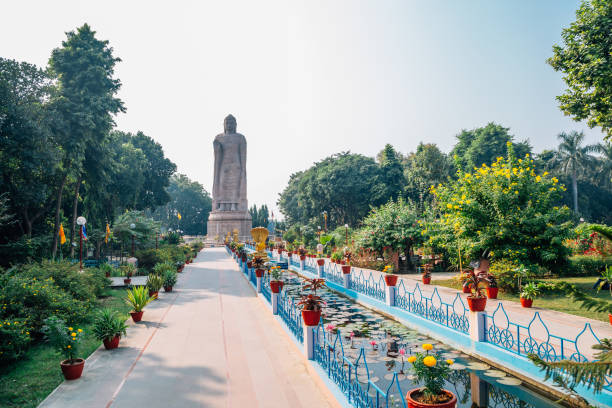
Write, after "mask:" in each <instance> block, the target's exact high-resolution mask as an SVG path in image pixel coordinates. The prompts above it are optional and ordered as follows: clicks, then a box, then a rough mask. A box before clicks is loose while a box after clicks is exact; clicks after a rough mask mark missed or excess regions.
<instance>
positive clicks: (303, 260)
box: [300, 257, 306, 271]
mask: <svg viewBox="0 0 612 408" xmlns="http://www.w3.org/2000/svg"><path fill="white" fill-rule="evenodd" d="M300 269H301V270H302V271H305V270H306V259H305V258H304V259H302V257H300Z"/></svg>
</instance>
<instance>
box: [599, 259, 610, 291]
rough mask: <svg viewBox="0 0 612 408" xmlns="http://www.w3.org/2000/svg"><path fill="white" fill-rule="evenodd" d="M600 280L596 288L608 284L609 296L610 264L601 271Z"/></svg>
mask: <svg viewBox="0 0 612 408" xmlns="http://www.w3.org/2000/svg"><path fill="white" fill-rule="evenodd" d="M601 280H602V281H601V282H600V284H599V286H598V287H597V290H598V291H599V290H601V288H603V287H604V286H606V284H607V285H608V290H609V291H610V296H612V266H608V267H606V269H605V270H604V271H603V272H602V273H601Z"/></svg>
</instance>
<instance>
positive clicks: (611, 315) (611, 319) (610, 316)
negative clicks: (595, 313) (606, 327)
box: [608, 313, 612, 324]
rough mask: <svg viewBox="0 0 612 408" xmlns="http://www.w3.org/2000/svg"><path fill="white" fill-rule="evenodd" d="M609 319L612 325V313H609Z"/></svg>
mask: <svg viewBox="0 0 612 408" xmlns="http://www.w3.org/2000/svg"><path fill="white" fill-rule="evenodd" d="M608 319H609V320H610V324H612V313H608Z"/></svg>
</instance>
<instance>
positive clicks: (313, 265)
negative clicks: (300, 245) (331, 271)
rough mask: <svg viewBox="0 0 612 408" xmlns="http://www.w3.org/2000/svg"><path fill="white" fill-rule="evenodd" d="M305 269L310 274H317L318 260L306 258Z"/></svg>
mask: <svg viewBox="0 0 612 408" xmlns="http://www.w3.org/2000/svg"><path fill="white" fill-rule="evenodd" d="M304 269H306V270H307V271H308V272H310V273H314V274H316V273H317V259H316V258H306V259H305V260H304Z"/></svg>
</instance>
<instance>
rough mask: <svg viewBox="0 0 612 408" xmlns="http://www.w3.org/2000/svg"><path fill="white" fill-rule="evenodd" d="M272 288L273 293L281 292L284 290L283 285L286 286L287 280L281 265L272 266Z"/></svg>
mask: <svg viewBox="0 0 612 408" xmlns="http://www.w3.org/2000/svg"><path fill="white" fill-rule="evenodd" d="M270 275H271V279H270V290H271V291H272V293H280V292H281V290H283V286H285V282H283V279H282V272H281V269H280V266H278V265H277V266H273V267H272V268H270Z"/></svg>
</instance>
